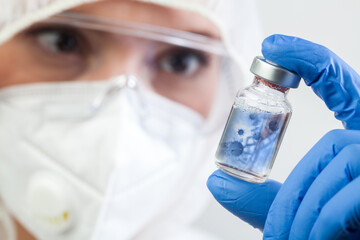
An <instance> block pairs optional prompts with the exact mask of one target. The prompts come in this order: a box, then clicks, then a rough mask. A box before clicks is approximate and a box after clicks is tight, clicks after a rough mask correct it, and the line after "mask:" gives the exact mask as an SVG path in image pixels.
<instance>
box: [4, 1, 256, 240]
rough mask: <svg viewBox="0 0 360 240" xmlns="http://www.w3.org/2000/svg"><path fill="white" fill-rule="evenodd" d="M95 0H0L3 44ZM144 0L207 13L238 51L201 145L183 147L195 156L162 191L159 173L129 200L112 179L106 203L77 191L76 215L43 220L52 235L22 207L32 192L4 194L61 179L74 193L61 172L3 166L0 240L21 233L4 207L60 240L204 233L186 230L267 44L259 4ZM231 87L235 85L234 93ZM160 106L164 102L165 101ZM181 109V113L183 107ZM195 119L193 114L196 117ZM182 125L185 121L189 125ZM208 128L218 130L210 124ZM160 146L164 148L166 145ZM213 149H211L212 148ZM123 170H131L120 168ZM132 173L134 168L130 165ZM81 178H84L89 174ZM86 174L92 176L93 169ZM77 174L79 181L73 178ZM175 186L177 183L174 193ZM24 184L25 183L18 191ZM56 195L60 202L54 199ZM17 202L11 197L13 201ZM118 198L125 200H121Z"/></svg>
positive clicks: (231, 49) (204, 199)
mask: <svg viewBox="0 0 360 240" xmlns="http://www.w3.org/2000/svg"><path fill="white" fill-rule="evenodd" d="M95 1H96V0H11V1H7V0H0V6H1V9H0V44H2V43H3V42H5V41H7V40H9V39H11V37H12V36H14V35H15V34H16V33H18V32H20V31H21V30H23V29H25V28H26V27H28V26H29V25H31V24H32V23H34V22H37V21H40V20H43V19H46V18H48V17H50V16H52V15H54V14H57V13H60V12H62V11H65V10H68V9H70V8H73V7H76V6H79V5H81V4H85V3H89V2H95ZM141 1H143V2H150V3H154V4H159V5H162V6H166V7H170V8H176V9H184V10H190V11H194V12H196V13H199V14H201V15H203V16H205V17H206V18H208V19H209V20H210V21H212V22H213V23H214V24H215V25H216V26H217V27H218V28H219V29H220V32H221V37H222V40H223V42H224V45H225V47H226V48H227V51H228V52H229V54H230V56H231V57H232V58H233V60H234V63H235V64H234V65H236V66H235V67H234V66H233V65H231V64H230V63H229V65H226V66H223V68H224V69H223V74H222V76H221V77H223V78H230V76H233V75H234V74H235V75H236V76H238V77H237V79H233V80H232V82H231V84H232V85H230V86H229V85H227V86H222V85H220V86H219V89H218V93H217V97H216V99H215V106H214V107H213V110H212V112H211V114H210V117H209V118H208V120H207V121H206V123H205V124H204V126H202V128H203V129H204V130H203V131H201V132H203V133H202V136H201V137H196V144H192V146H193V148H195V149H193V148H186V150H184V151H186V152H187V153H186V154H185V153H184V156H185V158H191V161H189V162H187V163H182V164H180V165H177V166H176V171H175V173H177V175H175V174H174V173H171V176H174V179H175V180H173V181H168V182H167V181H166V178H165V179H160V180H159V183H160V182H162V183H163V184H164V186H159V187H158V188H163V190H159V191H157V190H156V187H157V185H156V180H154V183H155V186H154V185H150V186H146V184H143V185H144V186H140V187H138V188H137V190H136V189H135V190H134V191H139V192H138V193H129V195H128V196H129V199H130V200H129V199H125V200H119V202H117V201H115V200H114V199H116V197H115V198H114V193H113V192H114V191H115V192H116V186H115V187H114V186H110V187H109V186H108V185H106V184H103V185H99V186H97V187H98V188H101V191H100V192H102V193H103V194H104V199H101V197H100V198H99V199H97V201H99V202H100V203H99V204H98V205H96V206H95V205H94V206H88V207H87V208H85V207H84V208H83V206H82V205H84V206H85V205H86V202H87V200H89V199H90V198H92V197H93V198H98V196H95V195H96V194H95V195H92V194H89V195H88V196H87V195H86V194H84V195H82V196H78V195H75V196H76V197H77V198H79V199H81V200H80V202H79V200H78V203H77V204H78V205H74V206H76V208H78V210H77V214H78V215H77V217H76V218H74V219H71V221H72V222H71V223H69V224H65V226H61V227H59V229H56V228H57V227H56V226H55V227H54V226H50V225H51V224H50V225H49V226H43V227H44V228H48V229H46V230H49V232H51V234H52V235H47V234H48V233H46V234H41V231H43V230H44V229H42V228H41V227H38V226H32V220H31V218H27V217H22V214H25V211H27V210H28V209H27V208H29V207H28V206H22V208H19V209H18V208H17V205H23V202H21V201H22V198H24V197H26V196H27V197H28V194H27V195H26V194H25V195H21V193H12V194H13V195H12V196H11V197H9V198H8V199H7V200H6V197H5V195H6V194H7V192H13V191H10V189H11V188H17V189H21V191H23V192H28V191H29V190H28V189H27V188H37V187H38V186H39V185H40V186H41V187H44V188H45V189H46V188H48V189H53V188H57V185H61V187H60V190H59V191H60V192H61V194H63V193H64V194H65V195H66V194H71V193H69V192H68V191H67V190H66V189H63V185H62V183H60V182H59V179H57V178H55V179H52V178H53V177H52V176H47V174H46V173H42V172H41V173H40V174H36V175H35V176H31V174H30V173H29V174H27V175H26V177H23V178H22V177H19V180H18V181H16V180H15V179H17V178H11V177H9V178H6V173H3V176H2V173H1V169H0V181H1V179H5V180H7V181H8V182H6V183H2V184H1V183H0V196H1V198H3V199H4V202H5V204H4V205H6V208H3V207H1V208H0V238H1V239H9V240H13V239H14V237H15V235H14V232H13V226H12V223H11V220H10V219H9V215H8V214H7V213H6V212H10V213H11V214H13V215H14V216H15V218H17V219H18V220H19V222H20V223H21V224H23V225H24V226H25V227H26V228H28V229H30V231H31V232H33V233H34V235H35V236H36V237H38V238H39V239H46V238H49V237H48V236H51V239H59V240H60V239H70V240H72V239H74V240H75V239H76V240H81V239H90V238H92V239H94V240H95V239H96V240H99V239H110V240H111V239H201V236H200V235H199V234H196V233H195V232H194V233H193V234H194V235H191V234H192V233H191V231H190V232H189V231H188V230H184V229H185V228H186V226H187V225H188V224H189V223H191V222H192V221H193V220H194V219H196V218H197V217H198V216H199V214H200V213H201V211H202V210H204V208H205V206H206V202H207V200H208V198H210V197H211V195H210V194H209V193H208V192H207V189H206V180H207V176H208V175H209V174H210V173H211V169H213V168H214V163H213V155H214V152H215V150H216V146H217V144H218V141H219V137H220V134H221V132H222V130H223V129H222V127H223V126H224V123H225V120H226V117H227V114H228V111H229V109H230V107H231V104H232V101H233V99H234V96H235V93H236V91H237V90H238V89H239V88H240V87H241V86H242V84H247V83H249V81H250V74H249V70H248V69H249V66H250V63H251V60H252V59H253V57H254V56H255V54H258V53H259V50H260V43H261V42H260V31H259V23H258V19H257V15H256V8H255V5H254V2H253V1H248V0H141ZM234 72H236V73H234ZM0 81H1V79H0ZM60 85H61V84H60ZM60 85H59V86H60ZM95 85H96V84H95ZM60 87H61V86H60ZM89 88H92V86H89ZM229 88H230V90H231V92H230V93H229ZM156 101H158V100H155V102H156ZM165 105H166V104H165ZM161 106H162V107H164V105H161ZM165 107H166V106H165ZM169 109H170V107H169ZM0 111H1V109H0ZM179 111H180V112H181V110H179ZM1 114H3V112H0V115H1ZM184 115H186V113H184ZM184 119H185V120H184V122H185V121H186V119H187V118H186V117H184ZM193 120H194V119H192V120H191V121H193ZM4 121H5V120H4ZM189 121H190V120H189ZM194 121H196V120H194ZM0 123H1V117H0ZM185 125H186V124H185ZM184 128H186V126H185V127H184ZM206 129H216V130H211V131H207V130H206ZM5 143H6V142H2V141H1V137H0V144H5ZM144 144H146V143H144ZM155 149H156V148H155ZM159 149H160V150H161V147H160V148H159ZM209 149H211V150H210V151H209ZM0 151H1V149H0ZM165 155H166V154H165ZM0 161H1V159H0ZM60 161H61V159H60ZM1 166H2V165H1V163H0V167H1ZM20 167H21V166H19V168H20ZM25 168H26V167H25ZM22 171H24V172H26V173H28V172H29V171H30V170H29V169H25V170H24V169H22V170H21V171H19V173H20V174H21V173H22ZM14 172H15V173H16V172H17V171H16V170H14ZM121 174H126V173H123V172H122V173H121ZM128 174H131V172H129V173H128ZM4 176H5V177H4ZM24 176H25V174H24ZM29 176H30V177H29ZM164 176H167V175H166V173H164ZM77 177H79V178H82V177H83V176H77ZM87 177H89V178H91V177H92V176H87ZM129 178H131V175H129ZM14 180H15V181H16V184H15V183H13V181H14ZM44 181H45V182H47V183H48V184H47V185H46V184H45V185H46V186H43V185H44V184H43V182H44ZM74 181H77V180H76V179H74ZM111 181H112V180H110V182H111ZM142 181H145V182H146V181H148V179H147V178H145V179H142ZM26 182H31V183H32V184H30V186H24V185H21V184H22V183H26ZM164 182H165V183H164ZM78 185H79V184H78ZM80 185H81V184H80ZM110 185H111V183H110ZM160 185H161V184H160ZM130 186H131V185H130ZM64 188H66V187H64ZM109 189H110V190H109ZM154 189H155V190H154ZM164 189H165V190H164ZM166 189H167V190H166ZM169 189H176V190H175V191H173V192H169ZM21 191H20V190H19V192H21ZM35 192H36V191H35ZM85 192H86V191H85ZM109 192H112V194H110V195H111V196H112V199H109ZM154 192H156V193H157V195H156V196H153V195H154V194H153V193H154ZM56 194H57V193H56ZM56 194H55V195H56ZM61 194H60V195H61ZM115 194H116V193H115ZM30 195H31V194H30ZM48 195H49V194H48V193H43V196H44V197H45V198H46V197H48ZM50 195H51V194H50ZM100 195H101V194H100ZM31 196H32V195H31ZM53 197H54V196H53V195H52V196H51V197H50V198H53ZM56 197H59V198H60V200H59V201H58V202H59V204H60V205H61V204H63V202H67V201H71V200H68V199H61V197H62V196H57V195H56V196H55V197H54V198H56ZM30 198H31V201H30V202H32V201H37V200H38V198H41V196H40V197H37V196H35V197H30ZM137 198H138V199H139V200H138V201H134V199H137ZM157 199H161V201H159V206H155V207H154V211H144V209H146V208H147V207H148V206H149V207H150V208H151V207H152V203H154V204H155V203H156V202H157ZM52 200H54V199H52ZM27 201H28V200H27ZM39 201H40V202H41V204H46V203H44V202H42V200H41V199H40V200H39ZM54 201H55V202H56V200H54ZM81 201H82V202H81ZM11 202H13V205H12V203H11ZM89 202H91V200H89ZM147 203H148V204H149V205H148V206H147V205H146V204H147ZM34 204H35V205H36V206H35V207H34V206H32V207H33V208H35V211H36V208H39V204H40V203H34ZM41 204H40V207H41ZM132 204H133V205H132ZM8 205H10V206H8ZM65 205H66V204H65ZM105 205H106V206H105ZM119 205H121V206H120V207H119ZM61 207H63V206H61ZM65 207H67V206H65ZM30 208H31V207H30ZM6 209H7V210H6ZM79 209H80V210H79ZM70 211H71V210H70ZM79 212H80V213H79ZM81 212H87V214H88V215H84V216H82V214H83V213H81ZM119 212H120V213H123V214H125V215H123V216H121V217H122V219H121V220H119V221H117V220H114V218H116V214H117V213H119ZM70 213H71V212H70ZM67 214H68V213H67ZM126 214H129V215H126ZM130 215H131V216H130ZM93 216H98V217H97V219H90V220H89V219H87V217H89V218H91V217H93ZM64 217H65V216H64ZM66 218H67V215H66ZM84 219H87V220H86V221H82V222H80V223H79V222H77V221H80V220H84ZM136 219H138V220H136ZM132 220H133V222H132ZM79 225H81V226H82V227H81V229H80V230H78V229H77V226H79ZM69 226H70V227H69ZM182 227H184V228H182ZM65 228H66V229H65ZM64 229H65V230H64ZM73 229H75V230H73ZM63 230H64V231H63ZM93 230H95V233H93V232H92V231H93ZM44 231H45V230H44ZM107 231H110V232H111V234H109V235H108V234H107V233H106V232H107ZM181 231H184V232H186V234H189V235H183V236H186V237H185V238H184V237H181V235H180V232H181ZM176 237H178V238H176ZM205 239H206V238H205Z"/></svg>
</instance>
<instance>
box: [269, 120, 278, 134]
mask: <svg viewBox="0 0 360 240" xmlns="http://www.w3.org/2000/svg"><path fill="white" fill-rule="evenodd" d="M269 129H270V130H271V131H273V132H275V131H276V130H278V129H279V123H278V122H277V121H271V122H270V123H269Z"/></svg>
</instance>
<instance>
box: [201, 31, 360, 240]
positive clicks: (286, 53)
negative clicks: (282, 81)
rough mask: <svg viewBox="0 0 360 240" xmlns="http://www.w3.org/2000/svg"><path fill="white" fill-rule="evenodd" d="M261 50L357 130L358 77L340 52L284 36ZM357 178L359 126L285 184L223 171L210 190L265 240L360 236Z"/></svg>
mask: <svg viewBox="0 0 360 240" xmlns="http://www.w3.org/2000/svg"><path fill="white" fill-rule="evenodd" d="M262 51H263V55H264V57H265V58H266V59H268V60H270V61H273V62H275V63H278V64H280V65H282V66H284V67H285V68H287V69H290V70H293V71H295V72H297V73H298V74H299V75H300V76H301V77H302V78H303V79H304V80H305V82H306V84H307V85H309V86H311V87H312V88H313V90H314V91H315V93H316V94H317V95H318V96H319V97H320V98H322V99H323V100H324V101H325V103H326V105H327V106H328V108H329V109H330V110H332V111H334V112H335V117H336V118H337V119H339V120H341V121H342V122H343V124H344V126H345V128H348V129H356V130H358V129H360V104H359V99H360V97H359V95H360V77H359V75H358V74H357V73H356V72H355V71H354V70H353V69H352V68H351V67H349V66H348V65H347V64H346V63H345V62H343V61H342V60H341V59H340V58H339V57H338V56H336V55H335V54H334V53H332V52H331V51H329V50H328V49H326V48H325V47H323V46H320V45H317V44H314V43H311V42H308V41H305V40H303V39H299V38H293V37H288V36H282V35H273V36H270V37H268V38H267V39H265V40H264V42H263V49H262ZM359 175H360V131H355V130H335V131H332V132H330V133H328V134H327V135H325V136H324V137H323V138H322V139H321V140H320V141H319V142H318V143H317V144H316V145H315V146H314V147H313V148H312V149H311V150H310V151H309V153H308V154H307V155H306V156H305V157H304V158H303V159H302V160H301V161H300V163H299V164H298V165H297V166H296V168H295V169H294V170H293V172H292V173H291V174H290V176H289V177H288V179H287V180H286V181H285V183H284V184H283V185H282V186H281V185H280V184H279V183H276V182H274V181H271V180H268V181H267V182H265V183H262V184H254V183H248V182H245V181H242V180H239V179H236V178H234V177H231V176H229V175H227V174H225V173H223V172H221V171H220V170H218V171H216V172H215V173H213V174H212V175H211V176H210V177H209V180H208V188H209V189H210V191H211V192H212V193H213V195H214V197H215V198H216V199H217V200H218V201H219V202H220V203H221V204H222V205H223V206H224V207H225V208H227V209H228V210H229V211H231V212H233V213H234V214H235V215H237V216H238V217H240V218H242V219H243V220H245V221H247V222H249V223H250V224H251V225H253V226H254V227H257V228H260V229H262V227H264V239H276V240H278V239H284V240H285V239H317V240H322V239H344V238H345V237H348V239H359V238H360V234H359V233H360V231H358V229H359V228H360V177H358V176H359ZM280 186H281V188H280ZM279 189H280V191H279ZM278 191H279V192H278ZM275 196H276V197H275ZM274 197H275V199H274ZM273 199H274V200H273ZM270 206H271V207H270ZM269 208H270V210H269V212H268V209H269ZM265 221H266V223H265ZM264 223H265V225H264Z"/></svg>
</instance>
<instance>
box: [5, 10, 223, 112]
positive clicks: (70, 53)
mask: <svg viewBox="0 0 360 240" xmlns="http://www.w3.org/2000/svg"><path fill="white" fill-rule="evenodd" d="M11 42H15V44H16V46H17V48H16V51H14V52H13V53H12V59H15V61H17V62H21V64H17V65H16V66H17V67H19V69H18V70H17V71H19V72H20V71H21V72H24V73H26V74H20V75H19V78H18V79H16V80H15V82H16V84H24V83H33V82H34V81H35V82H58V81H75V80H86V81H89V80H102V79H108V78H111V77H113V76H114V75H119V74H132V75H135V76H136V77H137V78H138V79H139V80H140V81H141V84H142V85H143V86H145V87H146V88H148V89H150V90H151V91H154V92H156V93H158V94H160V95H162V96H164V97H166V98H169V99H171V100H173V101H176V102H179V103H181V104H183V105H186V106H189V105H191V104H192V103H191V102H194V101H198V103H197V106H195V107H193V106H190V107H191V108H193V109H194V110H197V111H198V109H197V108H201V107H202V106H204V104H205V105H206V104H209V101H211V100H212V99H211V98H212V97H213V95H214V93H213V92H214V91H215V90H214V89H215V88H216V86H217V84H218V80H219V76H220V74H221V70H222V69H221V68H222V64H223V61H224V59H226V58H228V54H227V52H226V50H225V48H224V46H223V44H222V42H221V41H220V40H217V39H213V38H210V37H208V36H204V35H201V34H197V33H191V32H186V31H180V30H175V29H169V28H165V27H160V26H153V25H147V24H144V23H138V22H127V21H118V20H113V19H107V18H104V17H98V16H92V15H86V14H80V13H75V12H65V13H62V14H59V15H56V16H54V17H51V18H49V19H46V20H44V21H41V22H39V23H36V24H34V25H33V26H31V27H29V28H28V29H26V30H24V31H23V32H22V33H20V34H18V35H17V36H15V37H14V39H13V40H12V41H10V44H11ZM0 87H1V86H0Z"/></svg>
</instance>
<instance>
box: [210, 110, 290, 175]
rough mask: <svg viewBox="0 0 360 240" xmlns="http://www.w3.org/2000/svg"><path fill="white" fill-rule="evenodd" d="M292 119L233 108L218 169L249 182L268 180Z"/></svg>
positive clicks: (284, 114) (222, 141) (222, 138)
mask: <svg viewBox="0 0 360 240" xmlns="http://www.w3.org/2000/svg"><path fill="white" fill-rule="evenodd" d="M290 116H291V113H290V112H287V113H280V114H274V113H269V112H259V111H252V110H251V109H246V110H245V109H243V108H241V107H233V108H232V109H231V113H230V115H229V119H228V121H227V123H226V126H225V129H224V133H223V135H222V137H221V140H220V143H219V146H218V149H217V151H216V164H217V165H218V167H219V168H220V169H222V170H224V171H225V172H227V173H229V174H231V175H233V176H235V177H239V178H243V179H245V180H247V181H252V182H263V181H265V180H266V178H267V176H268V175H269V173H270V170H271V168H272V165H273V162H274V160H275V157H276V154H277V151H278V149H279V147H280V143H281V140H282V137H283V135H284V133H285V130H286V127H287V124H288V122H289V120H290Z"/></svg>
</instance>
